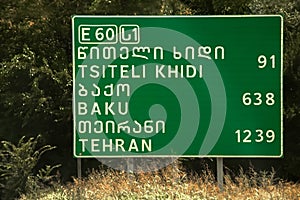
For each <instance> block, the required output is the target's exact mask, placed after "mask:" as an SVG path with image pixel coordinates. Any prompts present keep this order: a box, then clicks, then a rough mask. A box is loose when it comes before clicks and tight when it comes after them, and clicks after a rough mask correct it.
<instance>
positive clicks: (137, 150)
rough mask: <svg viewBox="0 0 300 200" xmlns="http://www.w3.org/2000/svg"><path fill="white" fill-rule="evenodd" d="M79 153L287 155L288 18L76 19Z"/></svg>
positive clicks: (76, 153)
mask: <svg viewBox="0 0 300 200" xmlns="http://www.w3.org/2000/svg"><path fill="white" fill-rule="evenodd" d="M72 32H73V33H72V34H73V67H74V68H73V69H74V70H73V92H74V102H73V103H74V156H75V157H77V158H89V157H147V156H148V157H164V156H166V157H169V156H182V157H281V156H282V152H283V147H282V146H283V142H282V141H283V138H282V41H283V33H282V18H281V17H280V16H277V15H267V16H73V18H72Z"/></svg>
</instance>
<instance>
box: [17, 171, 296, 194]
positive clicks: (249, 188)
mask: <svg viewBox="0 0 300 200" xmlns="http://www.w3.org/2000/svg"><path fill="white" fill-rule="evenodd" d="M274 174H275V173H274V172H268V173H267V172H256V171H254V170H253V169H250V170H248V171H247V172H244V171H243V170H240V173H239V174H238V175H236V176H235V178H231V177H230V176H228V175H225V184H224V190H223V191H220V190H219V188H218V187H217V184H216V181H215V177H214V175H213V174H212V173H211V171H210V170H205V171H203V173H202V175H201V176H198V175H196V174H195V175H187V174H186V173H184V172H183V171H181V170H180V169H179V168H178V167H173V166H169V167H167V168H165V169H163V170H161V171H160V172H147V173H138V174H128V173H125V172H116V171H113V170H108V171H92V172H91V173H90V175H89V176H88V177H87V178H85V179H74V183H69V184H68V185H65V186H62V185H59V184H58V185H56V186H55V187H53V188H51V189H49V188H48V189H45V190H43V191H39V192H38V193H31V194H27V195H26V196H22V197H21V199H22V200H27V199H43V200H50V199H51V200H55V199H57V200H64V199H65V200H71V199H72V200H84V199H118V200H119V199H147V200H148V199H149V200H151V199H153V200H159V199H239V200H240V199H260V200H261V199H300V185H299V184H294V183H290V182H284V181H282V180H278V179H276V178H275V177H274Z"/></svg>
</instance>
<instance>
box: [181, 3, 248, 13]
mask: <svg viewBox="0 0 300 200" xmlns="http://www.w3.org/2000/svg"><path fill="white" fill-rule="evenodd" d="M250 1H251V0H181V2H183V3H184V4H186V5H187V6H188V7H189V8H190V9H191V11H192V14H195V15H235V14H249V13H250V10H249V7H248V4H249V2H250Z"/></svg>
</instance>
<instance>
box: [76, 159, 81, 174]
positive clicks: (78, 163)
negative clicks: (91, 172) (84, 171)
mask: <svg viewBox="0 0 300 200" xmlns="http://www.w3.org/2000/svg"><path fill="white" fill-rule="evenodd" d="M77 177H78V178H81V158H77Z"/></svg>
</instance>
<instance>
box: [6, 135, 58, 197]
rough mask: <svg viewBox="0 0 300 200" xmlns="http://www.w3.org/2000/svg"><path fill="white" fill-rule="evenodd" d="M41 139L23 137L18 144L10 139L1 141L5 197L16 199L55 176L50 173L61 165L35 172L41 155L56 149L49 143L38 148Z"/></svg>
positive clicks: (38, 187)
mask: <svg viewBox="0 0 300 200" xmlns="http://www.w3.org/2000/svg"><path fill="white" fill-rule="evenodd" d="M39 139H40V136H38V137H37V138H35V139H34V138H30V139H29V140H28V141H25V137H22V138H21V139H20V140H19V142H18V144H17V145H14V144H12V143H11V142H8V141H2V142H1V144H2V146H1V147H2V148H1V150H0V158H1V161H0V183H1V185H0V186H1V187H0V188H1V196H2V198H3V199H14V198H15V197H17V196H19V195H20V194H22V193H24V192H25V191H36V190H37V189H40V187H41V184H43V183H49V181H50V180H51V179H52V178H53V176H52V175H50V173H51V171H52V170H53V169H55V168H57V167H59V165H56V166H54V167H50V166H46V168H45V169H40V170H39V171H38V173H37V174H34V169H35V167H36V166H37V164H38V161H39V159H40V158H41V156H42V155H43V154H44V153H45V152H47V151H50V150H52V149H54V147H51V146H49V145H46V146H42V147H40V148H37V145H38V140H39Z"/></svg>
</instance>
